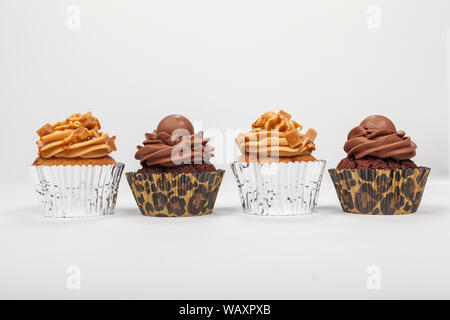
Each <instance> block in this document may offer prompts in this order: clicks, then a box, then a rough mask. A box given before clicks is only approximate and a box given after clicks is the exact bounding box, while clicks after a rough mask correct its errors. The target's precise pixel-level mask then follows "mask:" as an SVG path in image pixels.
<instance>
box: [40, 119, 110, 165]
mask: <svg viewBox="0 0 450 320" xmlns="http://www.w3.org/2000/svg"><path fill="white" fill-rule="evenodd" d="M100 129H101V126H100V122H99V121H98V119H97V118H95V117H94V116H92V113H91V112H88V113H86V114H81V113H76V114H73V115H71V116H70V117H68V118H67V119H66V120H65V121H61V122H57V123H55V124H54V125H51V124H48V123H47V124H46V125H44V126H43V127H41V128H40V129H39V130H37V131H36V133H37V134H38V135H39V140H38V141H37V142H36V144H37V146H38V154H39V157H38V158H37V159H36V160H35V161H34V163H33V165H106V164H115V163H116V162H115V161H114V159H113V158H111V157H110V156H109V154H110V153H111V152H113V151H116V150H117V148H116V145H115V140H116V137H115V136H113V137H110V136H109V135H108V134H107V133H104V132H99V130H100Z"/></svg>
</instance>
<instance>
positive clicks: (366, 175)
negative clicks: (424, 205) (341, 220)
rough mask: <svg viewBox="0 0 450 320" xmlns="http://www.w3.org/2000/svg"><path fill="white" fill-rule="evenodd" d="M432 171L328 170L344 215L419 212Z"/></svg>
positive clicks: (421, 169)
mask: <svg viewBox="0 0 450 320" xmlns="http://www.w3.org/2000/svg"><path fill="white" fill-rule="evenodd" d="M430 170H431V169H430V168H417V169H392V170H384V169H364V170H362V169H329V173H330V176H331V180H333V184H334V187H335V189H336V192H337V195H338V198H339V201H340V203H341V206H342V209H343V210H344V211H345V212H351V213H359V214H371V215H397V214H410V213H415V212H416V211H417V208H418V207H419V205H420V201H421V200H422V195H423V192H424V189H425V185H426V183H427V179H428V176H429V173H430Z"/></svg>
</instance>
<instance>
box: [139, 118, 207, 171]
mask: <svg viewBox="0 0 450 320" xmlns="http://www.w3.org/2000/svg"><path fill="white" fill-rule="evenodd" d="M145 138H146V139H145V141H144V142H143V145H142V146H137V149H138V151H137V152H136V154H135V158H136V159H137V160H139V161H140V162H141V165H142V166H143V167H144V168H146V167H166V168H170V167H178V166H185V165H196V164H199V165H200V164H205V163H206V164H209V160H210V159H211V157H213V154H212V152H213V151H214V148H213V147H211V146H209V145H208V142H209V140H210V139H208V138H203V132H202V131H199V132H197V133H194V128H193V126H192V123H191V122H190V121H189V120H188V119H187V118H185V117H183V116H181V115H170V116H167V117H165V118H164V119H163V120H161V122H160V123H159V125H158V127H157V129H156V130H155V131H153V133H146V134H145Z"/></svg>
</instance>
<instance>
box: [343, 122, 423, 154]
mask: <svg viewBox="0 0 450 320" xmlns="http://www.w3.org/2000/svg"><path fill="white" fill-rule="evenodd" d="M416 149H417V145H416V144H415V143H414V142H413V141H412V140H411V138H410V137H407V136H406V134H405V132H404V131H397V129H396V127H395V125H394V123H393V122H392V121H391V120H390V119H388V118H386V117H384V116H379V115H374V116H370V117H368V118H366V119H364V120H363V121H362V122H361V124H360V125H359V126H357V127H355V128H353V129H352V130H351V131H350V132H349V134H348V137H347V142H346V143H345V145H344V150H345V152H347V156H348V158H353V159H357V160H358V159H361V158H364V157H372V158H378V159H393V160H409V159H411V158H413V157H414V156H415V155H416Z"/></svg>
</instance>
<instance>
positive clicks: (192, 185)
mask: <svg viewBox="0 0 450 320" xmlns="http://www.w3.org/2000/svg"><path fill="white" fill-rule="evenodd" d="M224 174H225V171H224V170H216V171H212V172H202V173H181V174H180V173H154V174H143V173H133V172H128V173H126V174H125V175H126V177H127V180H128V184H129V185H130V188H131V191H132V193H133V196H134V198H135V200H136V203H137V205H138V207H139V210H140V211H141V213H142V214H143V215H145V216H153V217H194V216H203V215H207V214H210V213H212V211H213V208H214V203H215V201H216V197H217V194H218V192H219V188H220V184H221V183H222V179H223V176H224Z"/></svg>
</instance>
